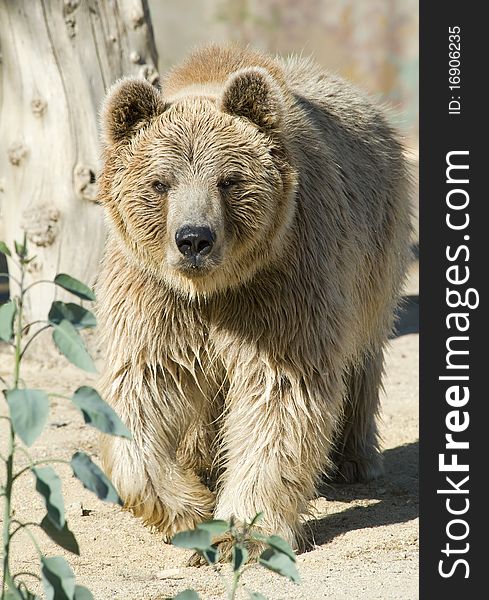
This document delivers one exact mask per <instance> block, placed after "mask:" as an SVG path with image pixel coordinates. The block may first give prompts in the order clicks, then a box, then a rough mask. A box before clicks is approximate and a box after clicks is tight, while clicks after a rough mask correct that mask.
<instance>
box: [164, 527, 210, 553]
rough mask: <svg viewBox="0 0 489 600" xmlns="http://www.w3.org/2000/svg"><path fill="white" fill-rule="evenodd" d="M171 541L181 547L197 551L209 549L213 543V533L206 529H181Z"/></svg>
mask: <svg viewBox="0 0 489 600" xmlns="http://www.w3.org/2000/svg"><path fill="white" fill-rule="evenodd" d="M171 543H172V544H173V545H174V546H178V547H179V548H190V549H191V550H197V551H202V550H207V549H208V548H209V546H210V545H211V534H210V533H209V532H208V531H205V530H204V529H194V530H192V531H181V532H180V533H177V535H176V536H174V538H173V539H172V541H171Z"/></svg>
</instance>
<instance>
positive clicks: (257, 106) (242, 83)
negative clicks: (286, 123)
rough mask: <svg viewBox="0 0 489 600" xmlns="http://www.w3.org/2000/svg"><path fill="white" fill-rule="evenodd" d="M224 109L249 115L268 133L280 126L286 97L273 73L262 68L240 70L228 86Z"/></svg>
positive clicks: (223, 100) (230, 112)
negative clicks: (272, 75)
mask: <svg viewBox="0 0 489 600" xmlns="http://www.w3.org/2000/svg"><path fill="white" fill-rule="evenodd" d="M221 110H222V111H224V112H226V113H228V114H230V115H235V116H237V117H246V118H247V119H249V120H250V121H251V122H252V123H254V124H255V125H257V126H258V127H259V128H260V129H261V130H263V131H266V132H268V133H272V132H274V131H277V130H278V129H279V128H280V123H281V120H282V112H283V96H282V92H281V91H280V89H279V87H278V85H277V84H276V83H275V81H274V80H273V78H272V77H271V75H270V74H269V73H268V71H266V70H265V69H263V68H261V67H249V68H245V69H240V70H239V71H236V72H235V73H233V74H232V75H230V77H229V79H228V80H227V82H226V84H225V86H224V92H223V94H222V99H221Z"/></svg>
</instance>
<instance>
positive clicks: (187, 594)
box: [173, 590, 200, 600]
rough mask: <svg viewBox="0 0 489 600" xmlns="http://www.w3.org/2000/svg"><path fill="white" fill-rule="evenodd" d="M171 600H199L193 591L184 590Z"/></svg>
mask: <svg viewBox="0 0 489 600" xmlns="http://www.w3.org/2000/svg"><path fill="white" fill-rule="evenodd" d="M173 600H200V596H199V594H197V592H196V591H195V590H184V591H183V592H180V593H179V594H177V595H176V596H173Z"/></svg>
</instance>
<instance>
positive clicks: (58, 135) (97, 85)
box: [0, 0, 158, 320]
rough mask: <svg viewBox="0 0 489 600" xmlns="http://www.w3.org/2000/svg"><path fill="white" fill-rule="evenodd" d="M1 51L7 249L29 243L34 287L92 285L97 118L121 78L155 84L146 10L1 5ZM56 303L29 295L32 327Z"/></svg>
mask: <svg viewBox="0 0 489 600" xmlns="http://www.w3.org/2000/svg"><path fill="white" fill-rule="evenodd" d="M0 46H1V51H2V57H1V62H0V86H1V87H0V213H2V219H3V224H1V226H0V233H1V234H2V239H4V240H5V241H6V242H7V243H8V244H9V245H10V246H13V240H21V239H22V237H23V233H24V231H25V232H26V233H27V239H28V243H29V247H30V253H31V254H35V255H36V256H37V258H36V259H35V260H34V261H33V262H32V263H31V264H30V273H29V277H30V280H31V282H33V281H37V280H41V279H52V278H53V277H54V275H55V274H56V273H58V272H67V273H69V274H71V275H73V276H75V277H78V278H79V279H81V280H83V281H86V282H88V283H93V281H94V279H95V277H96V274H97V271H98V266H99V260H100V258H101V253H102V248H103V243H104V223H103V217H102V212H101V209H100V207H99V206H98V205H97V204H96V174H97V167H98V154H99V141H98V131H97V125H98V111H99V108H100V103H101V100H102V98H103V96H104V93H105V91H106V90H107V88H108V87H109V86H110V85H111V84H112V83H113V82H114V81H115V80H116V79H118V78H119V77H121V76H123V75H127V74H132V75H139V76H142V77H145V78H147V79H148V80H149V81H151V82H152V83H157V80H158V74H157V70H156V65H157V55H156V48H155V44H154V39H153V31H152V27H151V21H150V16H149V11H148V7H147V2H146V0H36V2H32V0H0ZM10 266H11V270H12V273H13V274H15V267H14V266H12V265H10ZM54 293H55V291H54V290H53V287H52V286H49V285H47V284H40V285H36V286H35V287H34V288H32V290H31V292H30V293H29V298H28V306H27V316H28V318H29V319H31V320H35V319H41V318H45V317H46V314H47V310H48V309H49V306H50V303H51V301H52V300H53V297H54ZM56 294H57V296H58V297H62V294H60V292H59V290H58V291H56Z"/></svg>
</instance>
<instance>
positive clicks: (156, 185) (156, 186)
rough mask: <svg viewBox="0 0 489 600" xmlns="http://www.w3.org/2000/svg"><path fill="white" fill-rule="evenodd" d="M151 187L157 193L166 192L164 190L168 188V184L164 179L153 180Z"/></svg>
mask: <svg viewBox="0 0 489 600" xmlns="http://www.w3.org/2000/svg"><path fill="white" fill-rule="evenodd" d="M151 187H152V188H153V190H154V191H155V192H156V193H157V194H166V192H167V191H168V190H169V189H170V186H169V184H168V183H165V182H164V181H159V180H156V181H153V183H152V184H151Z"/></svg>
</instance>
